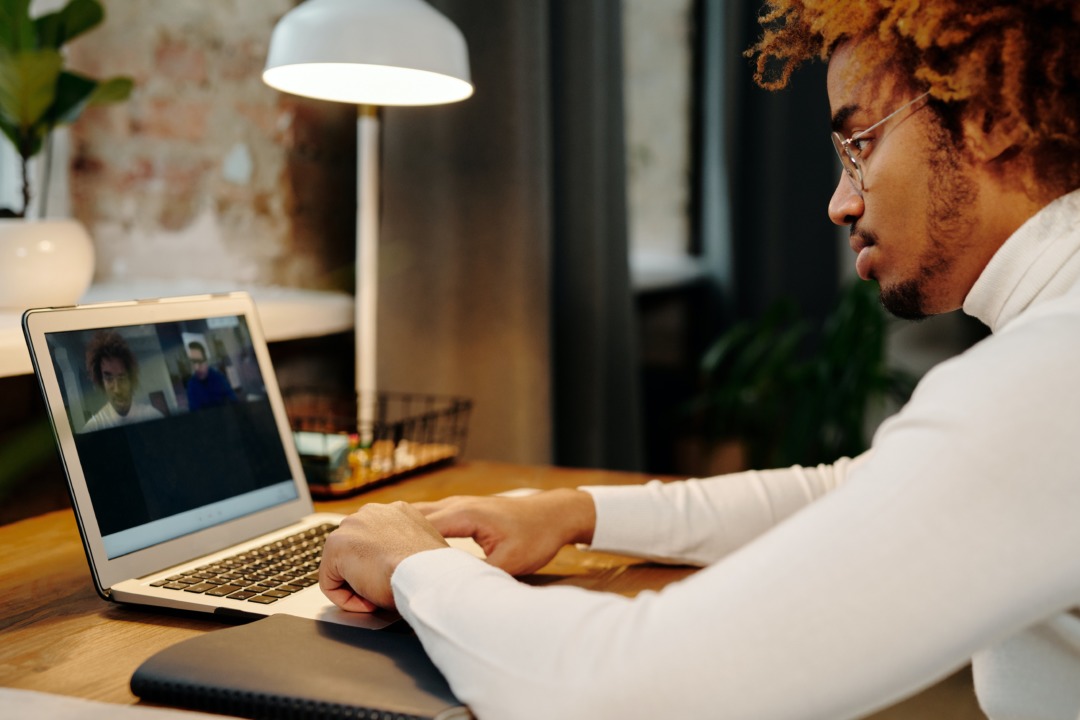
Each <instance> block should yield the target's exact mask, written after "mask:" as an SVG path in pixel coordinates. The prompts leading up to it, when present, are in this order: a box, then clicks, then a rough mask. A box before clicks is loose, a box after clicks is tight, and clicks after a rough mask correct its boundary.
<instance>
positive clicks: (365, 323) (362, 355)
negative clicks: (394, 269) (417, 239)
mask: <svg viewBox="0 0 1080 720" xmlns="http://www.w3.org/2000/svg"><path fill="white" fill-rule="evenodd" d="M356 169H357V175H356V298H357V300H356V327H355V333H356V374H355V377H356V402H357V406H356V410H357V423H358V431H359V440H360V443H361V445H362V446H364V445H368V444H370V443H371V442H372V440H373V438H372V437H371V430H372V427H373V423H374V420H375V395H374V393H375V391H376V389H377V388H378V385H377V382H376V380H377V374H376V370H377V362H378V353H377V350H378V342H377V338H376V334H377V327H378V294H379V293H378V291H379V215H380V213H379V108H378V107H377V106H375V105H359V106H357V113H356Z"/></svg>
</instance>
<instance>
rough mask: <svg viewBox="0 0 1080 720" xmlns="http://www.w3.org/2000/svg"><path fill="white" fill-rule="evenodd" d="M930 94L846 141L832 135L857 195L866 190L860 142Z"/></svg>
mask: <svg viewBox="0 0 1080 720" xmlns="http://www.w3.org/2000/svg"><path fill="white" fill-rule="evenodd" d="M929 94H930V93H929V92H924V93H923V94H922V95H920V96H919V97H917V98H915V99H914V100H912V101H910V102H907V103H904V105H903V106H902V107H900V108H899V109H897V110H894V111H893V112H891V113H889V114H888V115H886V116H885V117H884V118H882V119H881V120H878V121H877V122H876V123H874V124H873V125H871V126H870V127H868V128H866V129H865V130H860V131H859V132H857V133H855V134H854V135H852V136H851V137H849V138H847V139H846V140H845V139H844V138H843V137H841V136H840V133H838V132H834V133H833V134H832V143H833V147H834V148H836V155H837V157H839V158H840V164H841V165H842V166H843V167H844V172H845V173H847V176H848V179H849V180H851V184H852V185H854V186H855V191H856V192H857V193H859V194H860V195H862V194H863V192H864V191H865V190H866V188H865V187H864V186H863V172H862V165H861V157H862V146H860V145H859V141H860V140H862V139H863V138H864V137H865V136H866V134H867V133H869V132H871V131H872V130H875V129H877V128H879V127H881V126H882V125H884V124H885V123H887V122H888V121H889V120H892V119H893V118H894V117H896V116H897V115H899V114H900V113H902V112H903V111H904V110H907V109H908V108H909V107H911V106H912V105H914V104H915V103H917V102H919V101H920V100H922V99H923V98H924V97H926V96H927V95H929Z"/></svg>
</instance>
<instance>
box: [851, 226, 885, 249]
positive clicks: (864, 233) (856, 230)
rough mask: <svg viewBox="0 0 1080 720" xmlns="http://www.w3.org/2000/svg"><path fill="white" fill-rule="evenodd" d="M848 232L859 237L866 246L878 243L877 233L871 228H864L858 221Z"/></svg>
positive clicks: (854, 236)
mask: <svg viewBox="0 0 1080 720" xmlns="http://www.w3.org/2000/svg"><path fill="white" fill-rule="evenodd" d="M848 232H849V234H850V236H851V237H852V238H859V240H860V241H861V244H862V245H864V246H867V247H869V246H870V245H877V241H878V239H877V234H876V233H874V232H873V231H870V230H863V229H862V228H860V227H859V224H858V223H852V225H851V229H850V230H849V231H848Z"/></svg>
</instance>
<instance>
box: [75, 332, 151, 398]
mask: <svg viewBox="0 0 1080 720" xmlns="http://www.w3.org/2000/svg"><path fill="white" fill-rule="evenodd" d="M105 358H114V359H117V360H119V361H120V362H122V363H124V367H125V368H127V371H128V375H130V376H131V383H132V385H135V384H136V383H137V382H138V377H139V362H138V360H136V359H135V353H133V352H131V348H130V347H128V344H127V341H126V340H124V338H123V336H122V335H120V333H118V332H116V331H115V330H99V331H98V332H96V333H94V337H92V338H90V342H89V343H88V344H87V346H86V371H87V372H88V373H90V379H91V380H92V381H93V382H94V384H95V385H97V386H98V387H102V381H101V361H102V360H103V359H105Z"/></svg>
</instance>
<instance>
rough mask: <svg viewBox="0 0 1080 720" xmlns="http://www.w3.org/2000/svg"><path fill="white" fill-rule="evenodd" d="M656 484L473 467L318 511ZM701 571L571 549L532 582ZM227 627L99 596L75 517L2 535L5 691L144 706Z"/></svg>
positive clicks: (657, 577)
mask: <svg viewBox="0 0 1080 720" xmlns="http://www.w3.org/2000/svg"><path fill="white" fill-rule="evenodd" d="M647 479H648V478H647V477H646V476H643V475H636V474H631V473H617V472H606V471H599V470H570V469H562V468H550V467H525V466H519V465H509V464H504V463H485V462H468V463H460V464H457V465H453V466H450V467H447V468H444V469H441V470H438V471H435V472H432V473H427V474H424V475H419V476H416V477H413V478H410V479H408V480H405V481H403V482H401V483H398V484H394V485H388V486H385V487H381V488H376V489H373V490H371V491H369V492H367V493H365V494H362V495H359V496H357V497H354V498H350V499H347V500H336V501H333V502H324V503H317V509H319V510H322V511H327V512H340V513H348V512H351V511H352V510H354V509H355V508H357V507H359V506H360V505H362V504H364V503H367V502H390V501H394V500H406V501H420V500H435V499H438V498H442V497H447V496H450V495H461V494H490V493H496V492H503V491H506V490H512V489H517V488H543V489H548V488H556V487H576V486H579V485H611V484H626V483H639V482H643V481H645V480H647ZM691 572H693V571H692V569H690V568H685V567H666V566H660V565H654V564H649V563H641V562H639V561H636V560H632V559H630V558H622V557H618V556H614V555H605V554H600V553H585V552H580V551H578V550H576V549H574V548H569V547H568V548H565V549H564V550H563V551H562V552H560V554H559V556H558V557H556V558H555V560H554V561H552V563H551V564H549V565H548V566H547V567H546V568H544V569H543V570H541V571H540V572H539V573H538V574H537V575H535V576H532V577H530V578H526V581H527V582H533V583H538V584H548V583H562V584H572V585H577V586H580V587H585V588H589V589H595V590H608V591H612V592H619V593H623V594H627V595H633V594H635V593H637V592H639V591H641V590H643V589H649V588H651V589H655V588H659V587H662V586H663V585H665V584H667V583H668V582H671V581H673V580H676V579H679V578H682V577H685V576H687V575H688V574H690V573H691ZM223 626H224V625H223V621H222V620H220V619H217V618H210V617H207V618H202V617H200V616H197V615H193V614H186V613H185V614H181V613H169V612H167V611H162V610H160V609H144V608H139V607H132V606H124V605H118V604H115V603H111V602H106V601H105V600H102V599H101V598H100V597H98V595H97V594H96V593H95V591H94V588H93V585H92V583H91V580H90V571H89V569H88V567H87V563H86V556H85V555H84V553H83V548H82V543H81V541H80V539H79V534H78V529H77V527H76V524H75V519H74V516H73V515H72V513H71V511H70V510H63V511H57V512H52V513H48V514H46V515H41V516H38V517H34V518H29V519H26V520H22V521H20V522H16V523H13V524H11V525H6V526H2V527H0V686H6V687H14V688H24V689H30V690H40V691H45V692H53V693H60V694H63V695H72V696H77V697H82V698H88V699H92V700H105V701H108V702H114V703H134V702H137V698H136V697H135V696H134V695H132V694H131V691H130V689H129V687H128V681H129V679H130V678H131V674H132V673H133V672H134V671H135V669H136V668H137V667H138V666H139V664H140V663H142V662H143V661H144V660H146V659H147V658H148V657H150V656H151V655H152V654H153V653H155V652H157V651H158V650H161V649H163V648H165V647H168V646H169V645H172V644H174V643H176V642H178V641H180V640H184V639H186V638H189V637H192V636H194V635H197V634H200V633H204V632H207V631H210V630H214V629H218V628H221V627H223Z"/></svg>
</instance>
